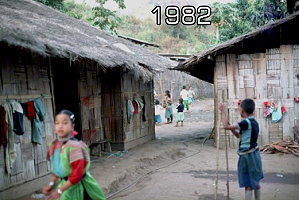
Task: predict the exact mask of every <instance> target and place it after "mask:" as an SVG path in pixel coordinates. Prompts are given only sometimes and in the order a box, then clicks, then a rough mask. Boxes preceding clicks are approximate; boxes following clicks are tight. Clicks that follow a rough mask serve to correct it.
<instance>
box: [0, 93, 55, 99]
mask: <svg viewBox="0 0 299 200" xmlns="http://www.w3.org/2000/svg"><path fill="white" fill-rule="evenodd" d="M38 97H43V98H45V99H51V98H52V96H51V95H48V94H43V95H40V94H35V95H34V94H33V95H32V94H31V95H5V96H3V95H2V96H0V99H18V100H20V99H35V98H38Z"/></svg>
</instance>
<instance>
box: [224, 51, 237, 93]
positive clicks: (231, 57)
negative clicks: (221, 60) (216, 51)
mask: <svg viewBox="0 0 299 200" xmlns="http://www.w3.org/2000/svg"><path fill="white" fill-rule="evenodd" d="M226 60H227V64H226V66H227V89H228V98H229V99H236V93H237V91H236V79H237V78H236V76H237V74H235V70H234V69H235V68H236V67H237V62H236V55H235V54H228V55H227V58H226Z"/></svg>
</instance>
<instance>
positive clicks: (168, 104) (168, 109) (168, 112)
mask: <svg viewBox="0 0 299 200" xmlns="http://www.w3.org/2000/svg"><path fill="white" fill-rule="evenodd" d="M163 107H164V108H165V118H166V119H167V124H169V123H172V119H173V110H172V97H171V95H170V92H169V90H166V91H165V100H164V103H163Z"/></svg>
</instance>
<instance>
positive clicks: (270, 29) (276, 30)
mask: <svg viewBox="0 0 299 200" xmlns="http://www.w3.org/2000/svg"><path fill="white" fill-rule="evenodd" d="M298 27H299V12H297V13H295V14H293V15H290V16H288V17H286V18H283V19H281V20H277V21H275V22H272V23H269V24H267V25H265V26H263V27H261V28H259V29H257V30H255V31H252V32H250V33H248V34H245V35H241V36H239V37H236V38H234V39H232V40H229V41H227V42H224V43H222V44H220V45H218V46H215V47H213V48H211V49H209V50H207V51H205V52H203V53H201V54H198V55H193V56H192V57H190V58H189V59H188V60H187V61H185V62H183V63H181V64H180V65H179V66H178V67H176V68H174V69H175V70H180V71H186V72H189V73H190V74H191V75H193V76H195V77H198V78H200V79H202V80H204V81H207V82H210V83H213V81H214V76H213V73H214V66H215V57H216V56H217V55H221V54H250V53H262V52H265V51H266V49H270V48H279V46H280V45H282V44H299V28H298Z"/></svg>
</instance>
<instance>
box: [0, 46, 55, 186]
mask: <svg viewBox="0 0 299 200" xmlns="http://www.w3.org/2000/svg"><path fill="white" fill-rule="evenodd" d="M10 51H11V50H9V51H8V52H6V53H7V55H4V56H3V55H2V57H1V58H2V60H0V80H1V87H0V88H1V89H0V96H1V98H2V97H3V98H2V99H6V98H5V96H6V97H13V99H16V100H18V101H19V102H27V101H30V100H33V99H34V98H36V97H38V96H39V95H40V94H46V95H47V98H43V99H42V101H43V103H44V106H45V109H46V119H45V122H44V125H45V126H44V127H45V131H44V133H43V144H42V145H36V144H33V143H31V121H29V120H28V119H27V117H26V116H25V115H24V131H25V133H24V135H22V136H18V135H14V139H15V141H14V142H15V148H16V154H17V158H16V160H15V162H14V163H13V166H12V169H11V173H10V174H8V173H7V172H6V171H5V163H4V150H3V148H0V176H1V179H0V191H1V190H5V188H8V187H11V186H13V185H16V184H19V183H22V182H24V181H28V180H32V179H35V178H37V177H39V176H43V175H45V174H47V173H48V172H49V168H48V162H47V160H46V152H47V144H48V143H49V142H50V141H52V140H53V138H54V132H53V124H54V121H53V104H52V99H51V96H52V94H51V89H50V85H51V77H50V75H49V74H50V73H49V65H48V64H47V61H44V60H43V59H44V58H39V57H37V56H36V55H33V54H30V53H27V54H23V53H22V52H19V51H12V52H10ZM4 58H5V59H4ZM28 58H29V59H28ZM3 59H4V60H3Z"/></svg>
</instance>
